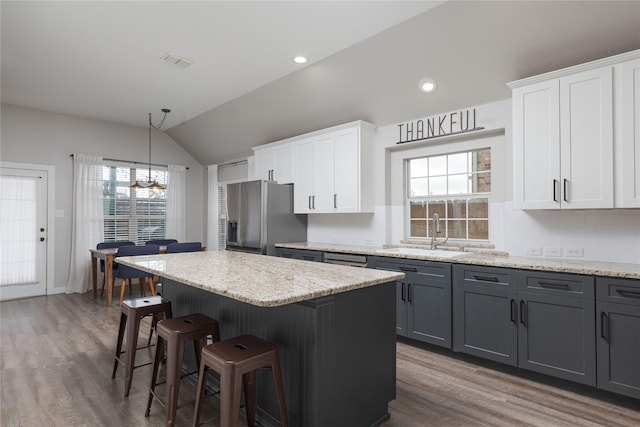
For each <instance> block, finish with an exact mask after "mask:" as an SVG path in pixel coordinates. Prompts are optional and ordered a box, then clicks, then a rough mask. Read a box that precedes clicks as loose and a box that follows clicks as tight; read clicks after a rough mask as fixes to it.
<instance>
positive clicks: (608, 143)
mask: <svg viewBox="0 0 640 427" xmlns="http://www.w3.org/2000/svg"><path fill="white" fill-rule="evenodd" d="M612 74H613V72H612V69H611V67H605V68H599V69H596V70H591V71H585V72H582V73H578V74H575V75H573V76H569V77H564V78H561V79H560V165H561V166H560V184H561V188H560V193H561V194H562V199H561V200H560V205H561V207H562V209H585V208H612V207H613V79H612Z"/></svg>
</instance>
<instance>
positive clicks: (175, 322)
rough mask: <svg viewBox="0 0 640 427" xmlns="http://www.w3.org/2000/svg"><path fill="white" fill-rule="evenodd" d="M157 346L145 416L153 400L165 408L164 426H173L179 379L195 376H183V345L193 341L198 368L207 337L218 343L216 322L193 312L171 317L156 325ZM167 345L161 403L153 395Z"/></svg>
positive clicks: (218, 336) (155, 395)
mask: <svg viewBox="0 0 640 427" xmlns="http://www.w3.org/2000/svg"><path fill="white" fill-rule="evenodd" d="M157 333H158V343H157V345H156V356H155V359H154V362H153V373H152V374H151V385H150V387H149V398H148V400H147V410H146V412H145V416H146V417H148V416H149V411H150V409H151V403H152V402H153V398H154V397H155V398H156V399H158V400H159V401H160V402H161V403H163V404H164V406H165V409H166V418H165V419H166V425H167V426H173V425H174V424H175V422H176V410H177V408H178V392H179V391H180V380H181V379H182V377H184V376H186V375H191V374H195V373H198V371H197V370H196V371H194V372H190V373H188V374H185V375H181V373H182V356H183V354H182V353H183V349H184V344H185V343H186V342H187V341H193V345H194V349H195V352H196V362H197V364H198V366H199V365H200V354H201V351H202V348H203V347H204V345H206V339H207V337H209V336H210V337H212V339H213V342H217V341H220V330H219V327H218V322H217V321H216V320H214V319H212V318H210V317H208V316H205V315H204V314H200V313H196V314H190V315H188V316H181V317H174V318H172V319H166V320H161V321H160V322H158V325H157ZM165 342H166V345H167V380H166V384H167V391H166V396H165V400H164V402H163V401H162V399H161V398H160V397H159V396H158V395H157V394H156V393H155V388H156V385H158V384H159V383H158V382H157V377H158V368H159V366H160V360H161V359H162V355H163V353H164V344H165Z"/></svg>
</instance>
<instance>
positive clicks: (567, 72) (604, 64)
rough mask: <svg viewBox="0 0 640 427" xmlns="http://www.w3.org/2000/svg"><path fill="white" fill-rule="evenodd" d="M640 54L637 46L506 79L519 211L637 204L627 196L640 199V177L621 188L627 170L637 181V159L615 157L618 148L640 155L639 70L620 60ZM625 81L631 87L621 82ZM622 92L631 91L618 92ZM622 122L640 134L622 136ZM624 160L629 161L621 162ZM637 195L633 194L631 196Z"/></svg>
mask: <svg viewBox="0 0 640 427" xmlns="http://www.w3.org/2000/svg"><path fill="white" fill-rule="evenodd" d="M638 56H640V51H634V52H629V53H627V54H622V55H618V56H616V57H612V58H605V59H603V60H599V61H594V62H592V63H588V64H582V65H579V66H576V67H571V68H567V69H563V70H559V71H555V72H551V73H547V74H544V75H541V76H535V77H530V78H527V79H523V80H520V81H517V82H512V83H509V86H510V87H511V88H512V89H513V172H514V201H513V203H514V207H515V208H518V209H596V208H613V207H619V206H620V207H622V204H621V202H620V200H622V199H625V203H627V205H626V207H632V206H636V207H638V206H640V204H635V205H634V204H633V203H634V202H629V200H630V199H629V198H630V197H631V199H633V197H635V198H636V202H635V203H638V201H639V200H640V198H639V197H638V195H639V194H640V181H639V180H636V181H635V184H627V185H626V186H624V188H620V182H622V181H623V180H624V181H625V183H626V179H627V178H625V177H623V174H627V175H625V176H629V177H630V176H633V177H636V179H637V176H638V174H639V173H640V169H639V168H638V166H640V161H639V160H638V159H639V158H640V157H636V160H630V159H628V158H627V156H626V155H625V157H624V158H621V157H620V160H616V161H615V162H614V152H615V153H617V155H618V156H620V155H621V154H620V149H621V146H624V147H626V151H627V152H629V153H631V152H632V151H633V152H634V153H636V156H637V152H638V133H637V132H638V129H637V126H638V125H637V123H638V112H639V111H640V110H638V100H637V98H638V95H637V93H638V75H635V76H633V75H634V72H633V71H632V70H630V69H629V68H633V65H632V64H629V65H626V66H623V65H625V64H626V63H625V64H620V62H621V61H622V60H624V59H629V58H632V57H638ZM634 62H635V64H636V65H635V66H636V71H635V72H636V73H638V71H637V61H629V63H634ZM618 64H620V65H618ZM618 67H620V69H619V70H618V69H617V68H618ZM627 67H629V68H627ZM614 68H615V69H616V73H617V74H616V76H618V74H619V75H620V76H622V75H626V78H618V77H616V79H615V80H614V78H613V76H614ZM633 79H636V80H635V83H634V82H633ZM625 81H626V83H625ZM625 84H626V86H628V87H629V89H626V88H622V87H621V85H625ZM634 84H635V89H634V88H633V87H632V86H633V85H634ZM634 90H635V91H636V92H635V95H633V91H634ZM614 92H615V94H616V95H615V99H616V109H615V110H614ZM622 92H625V94H626V95H622V96H619V95H621V94H622ZM627 92H628V93H627ZM634 96H635V100H634V99H633V98H634ZM634 103H635V107H632V105H633V104H634ZM614 121H615V123H616V132H615V134H614ZM618 123H620V125H619V126H620V127H621V128H623V127H626V129H627V130H626V132H627V133H631V134H633V132H635V134H634V135H635V136H634V137H625V136H624V132H619V131H618V130H617V129H618ZM630 123H631V124H630ZM633 123H635V125H634V124H633ZM634 126H635V127H634ZM614 135H615V139H614ZM634 144H635V148H634ZM623 150H624V149H623ZM629 156H631V157H633V156H632V155H631V154H629ZM623 161H624V162H626V164H625V165H621V164H620V163H621V162H623ZM632 161H633V162H635V163H634V164H631V162H632ZM622 166H624V167H622ZM623 170H624V172H623ZM629 174H630V175H629ZM614 180H615V185H614ZM632 182H633V181H632ZM631 185H633V187H634V188H633V189H631V188H629V187H630V186H631ZM625 191H626V192H625ZM632 192H635V196H629V194H630V193H632ZM625 194H626V196H624V195H625ZM618 195H619V196H618ZM614 196H615V197H614Z"/></svg>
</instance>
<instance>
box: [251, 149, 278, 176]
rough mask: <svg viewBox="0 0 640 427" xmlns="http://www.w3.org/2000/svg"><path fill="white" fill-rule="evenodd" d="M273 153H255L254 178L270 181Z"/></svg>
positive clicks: (271, 151)
mask: <svg viewBox="0 0 640 427" xmlns="http://www.w3.org/2000/svg"><path fill="white" fill-rule="evenodd" d="M275 159H276V156H275V151H273V150H260V151H256V152H255V171H256V172H255V178H256V179H264V180H267V181H269V180H271V171H272V170H273V168H274V167H275V164H276V162H275Z"/></svg>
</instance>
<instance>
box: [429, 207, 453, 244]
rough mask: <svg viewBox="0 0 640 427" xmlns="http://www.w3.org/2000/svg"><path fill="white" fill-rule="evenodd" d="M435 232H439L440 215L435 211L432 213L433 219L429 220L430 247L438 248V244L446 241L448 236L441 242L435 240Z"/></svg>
mask: <svg viewBox="0 0 640 427" xmlns="http://www.w3.org/2000/svg"><path fill="white" fill-rule="evenodd" d="M436 234H440V215H438V214H437V213H434V214H433V219H432V221H431V249H432V250H433V249H438V245H444V244H445V243H447V240H449V238H448V237H447V238H445V239H444V240H443V241H442V242H438V241H437V240H436Z"/></svg>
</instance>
